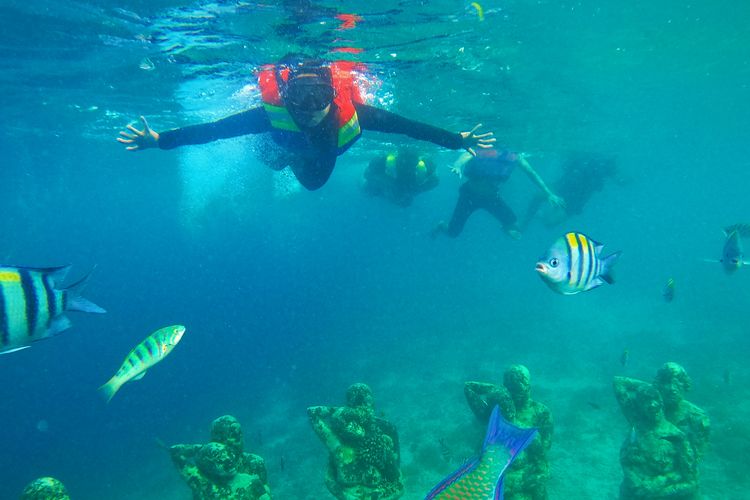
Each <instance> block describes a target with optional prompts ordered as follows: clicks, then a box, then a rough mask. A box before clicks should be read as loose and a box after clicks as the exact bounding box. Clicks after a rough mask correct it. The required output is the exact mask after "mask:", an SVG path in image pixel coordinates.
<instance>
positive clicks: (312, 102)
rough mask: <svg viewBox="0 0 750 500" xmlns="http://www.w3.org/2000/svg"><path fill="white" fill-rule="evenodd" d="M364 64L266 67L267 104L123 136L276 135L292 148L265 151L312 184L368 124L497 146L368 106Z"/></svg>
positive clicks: (170, 140)
mask: <svg viewBox="0 0 750 500" xmlns="http://www.w3.org/2000/svg"><path fill="white" fill-rule="evenodd" d="M362 68H363V66H362V65H358V64H356V63H350V62H332V63H324V62H321V61H301V62H291V63H281V64H278V65H274V66H264V67H262V68H261V69H260V71H259V72H258V81H259V85H260V89H261V97H262V105H260V106H256V107H253V108H251V109H249V110H247V111H242V112H240V113H237V114H234V115H231V116H228V117H226V118H222V119H220V120H217V121H214V122H209V123H203V124H199V125H191V126H187V127H182V128H177V129H172V130H167V131H165V132H161V133H159V132H156V131H154V130H152V129H151V128H150V127H149V126H148V123H147V122H146V119H145V118H144V117H141V122H142V123H143V127H144V128H143V130H138V129H136V128H135V127H134V126H133V125H128V126H127V131H121V132H120V137H118V138H117V140H118V141H119V142H121V143H123V144H126V145H127V148H126V149H127V150H129V151H139V150H141V149H148V148H156V147H158V148H160V149H173V148H176V147H179V146H186V145H191V144H205V143H208V142H213V141H216V140H219V139H226V138H230V137H238V136H242V135H248V134H265V133H268V134H270V136H271V138H272V139H273V142H274V143H275V144H276V145H277V146H278V148H281V149H282V150H283V152H284V153H285V154H282V155H277V156H276V157H275V158H272V156H273V155H266V154H264V155H263V159H264V160H265V161H267V162H268V163H269V166H270V167H271V168H274V169H276V170H280V169H282V168H284V167H286V166H289V167H290V168H291V170H292V172H293V173H294V175H295V177H296V178H297V180H298V181H299V182H300V183H301V184H302V185H303V186H304V187H305V188H307V189H309V190H315V189H318V188H320V187H321V186H323V185H324V184H325V183H326V181H327V180H328V178H329V177H330V176H331V173H332V172H333V168H334V166H335V164H336V158H337V157H338V156H339V155H341V154H343V153H344V152H345V151H346V150H347V149H349V148H350V147H351V146H352V144H354V142H356V141H357V139H359V137H360V135H361V133H362V130H375V131H379V132H388V133H394V134H402V135H406V136H409V137H412V138H414V139H418V140H423V141H429V142H432V143H434V144H437V145H439V146H443V147H445V148H448V149H461V148H463V149H466V150H467V151H469V152H470V153H471V154H475V150H477V149H479V148H481V149H485V148H491V147H492V143H493V142H495V139H494V138H493V137H492V136H493V134H492V132H486V133H483V134H476V133H475V132H476V130H477V129H478V128H479V126H480V125H477V126H475V127H474V128H473V129H471V130H470V131H468V132H460V133H453V132H449V131H447V130H444V129H441V128H438V127H433V126H431V125H427V124H425V123H421V122H417V121H414V120H409V119H407V118H404V117H402V116H399V115H397V114H395V113H391V112H390V111H385V110H383V109H380V108H376V107H373V106H370V105H367V104H365V103H364V102H363V99H362V97H361V95H360V89H359V87H358V86H357V85H356V82H355V81H354V72H355V71H357V70H361V69H362Z"/></svg>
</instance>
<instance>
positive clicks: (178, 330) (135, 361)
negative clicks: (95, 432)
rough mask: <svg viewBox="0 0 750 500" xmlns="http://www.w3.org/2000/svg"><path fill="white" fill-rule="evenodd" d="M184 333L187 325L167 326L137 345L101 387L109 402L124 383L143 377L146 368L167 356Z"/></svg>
mask: <svg viewBox="0 0 750 500" xmlns="http://www.w3.org/2000/svg"><path fill="white" fill-rule="evenodd" d="M184 333H185V327H184V326H182V325H174V326H166V327H164V328H160V329H159V330H156V331H155V332H154V333H152V334H151V335H149V336H148V337H146V340H144V341H143V342H141V343H140V344H138V345H137V346H135V348H134V349H133V350H132V351H130V354H128V355H127V357H126V358H125V361H123V363H122V366H120V369H119V370H117V373H115V374H114V376H113V377H112V378H111V379H109V381H108V382H107V383H106V384H104V385H103V386H101V387H100V388H99V391H101V393H102V395H103V396H104V398H105V399H106V400H107V402H108V403H109V401H110V400H111V399H112V397H114V395H115V394H116V393H117V391H119V390H120V387H122V386H123V384H125V383H126V382H130V381H131V380H140V379H142V378H143V376H144V375H146V370H148V369H149V368H151V367H152V366H154V365H155V364H156V363H158V362H159V361H161V360H162V359H164V358H165V357H167V355H168V354H169V353H170V352H172V349H174V346H176V345H177V343H178V342H179V341H180V339H181V338H182V335H183V334H184Z"/></svg>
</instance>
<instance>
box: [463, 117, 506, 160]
mask: <svg viewBox="0 0 750 500" xmlns="http://www.w3.org/2000/svg"><path fill="white" fill-rule="evenodd" d="M481 126H482V124H481V123H478V124H476V125H475V126H474V128H473V129H471V130H469V131H468V132H461V139H463V147H464V149H465V150H466V151H468V152H469V153H471V155H472V156H476V155H477V152H476V151H475V148H483V149H489V148H491V147H492V143H494V142H495V141H496V140H497V139H495V138H494V137H493V136H494V135H495V134H494V133H493V132H485V133H484V134H475V133H474V132H476V130H477V129H478V128H479V127H481Z"/></svg>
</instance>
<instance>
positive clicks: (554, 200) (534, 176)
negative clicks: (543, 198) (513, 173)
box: [518, 154, 565, 208]
mask: <svg viewBox="0 0 750 500" xmlns="http://www.w3.org/2000/svg"><path fill="white" fill-rule="evenodd" d="M518 164H519V165H520V166H521V168H522V169H523V171H524V172H526V175H528V176H529V178H531V180H532V182H534V184H536V185H537V186H538V187H539V189H541V190H542V191H544V194H545V195H547V200H548V201H549V202H550V203H551V204H552V205H554V206H556V207H561V208H565V200H564V199H562V198H561V197H560V196H557V195H556V194H555V193H553V192H552V190H551V189H550V188H549V187H547V184H546V183H545V182H544V179H542V176H541V175H539V174H538V173H537V172H536V170H534V168H533V167H532V166H531V165H530V164H529V162H528V161H526V158H524V156H523V155H522V154H521V155H518Z"/></svg>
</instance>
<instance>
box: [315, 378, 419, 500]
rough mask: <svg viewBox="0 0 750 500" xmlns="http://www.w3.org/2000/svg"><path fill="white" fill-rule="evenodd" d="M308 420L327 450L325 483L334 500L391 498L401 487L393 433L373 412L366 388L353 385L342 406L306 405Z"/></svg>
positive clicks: (387, 424) (393, 428)
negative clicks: (308, 406) (335, 499)
mask: <svg viewBox="0 0 750 500" xmlns="http://www.w3.org/2000/svg"><path fill="white" fill-rule="evenodd" d="M307 414H308V416H309V417H310V423H311V424H312V427H313V430H315V433H316V434H317V435H318V437H319V438H320V439H321V441H323V444H325V446H326V448H327V449H328V453H329V459H328V470H327V472H326V478H325V482H326V487H328V490H329V491H330V492H331V493H332V494H333V496H335V497H336V498H338V499H340V500H365V499H368V500H369V499H378V500H391V499H396V498H399V497H400V496H401V495H402V494H403V492H404V486H403V484H402V482H401V470H400V468H399V463H400V452H399V442H398V433H397V432H396V428H395V426H394V425H393V424H391V423H390V422H388V421H386V420H384V419H382V418H379V417H376V416H375V408H374V405H373V397H372V391H371V390H370V388H369V387H368V386H367V385H365V384H354V385H352V386H351V387H349V389H348V390H347V392H346V406H342V407H331V406H311V407H310V408H308V409H307Z"/></svg>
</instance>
